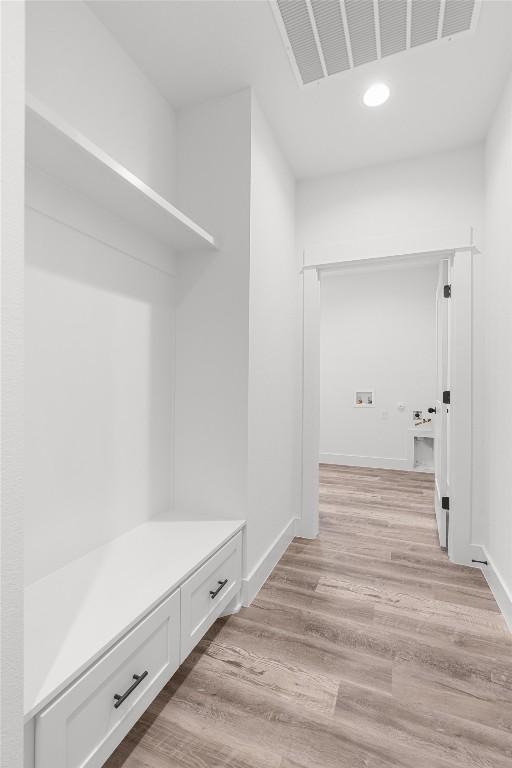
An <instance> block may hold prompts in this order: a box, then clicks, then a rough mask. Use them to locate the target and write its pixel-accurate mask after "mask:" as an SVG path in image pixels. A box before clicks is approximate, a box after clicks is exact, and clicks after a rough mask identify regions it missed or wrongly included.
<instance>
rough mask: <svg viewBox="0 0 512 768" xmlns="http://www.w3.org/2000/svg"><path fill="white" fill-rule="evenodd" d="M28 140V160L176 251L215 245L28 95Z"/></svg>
mask: <svg viewBox="0 0 512 768" xmlns="http://www.w3.org/2000/svg"><path fill="white" fill-rule="evenodd" d="M26 143H27V150H26V151H27V162H28V163H29V164H31V165H34V166H36V167H38V168H40V169H42V170H43V171H45V172H46V173H48V174H49V175H50V176H53V177H54V178H57V179H59V180H61V181H63V182H64V183H65V184H67V185H69V186H71V187H73V188H74V189H77V190H79V191H80V192H82V193H83V194H84V195H86V196H87V197H88V198H90V199H92V200H95V201H96V202H98V203H99V204H100V205H102V206H103V207H105V208H107V209H108V210H110V211H113V212H114V213H116V214H118V215H119V216H121V217H122V218H123V219H126V220H128V221H130V222H131V223H134V224H136V225H138V226H139V227H140V228H141V229H144V230H145V231H146V232H149V234H151V235H153V236H154V237H156V238H157V239H158V240H160V241H162V242H164V243H166V244H168V245H170V246H172V247H173V248H175V249H176V250H178V251H180V250H181V251H190V250H207V251H213V250H216V249H217V245H216V242H215V238H214V237H213V235H211V234H210V233H209V232H206V230H204V229H203V228H202V227H200V226H199V225H198V224H196V223H195V222H194V221H192V219H190V218H189V217H188V216H186V215H185V214H184V213H182V212H181V211H179V210H178V209H177V208H175V206H174V205H172V204H171V203H170V202H169V201H168V200H165V198H163V197H162V196H161V195H159V194H158V193H157V192H155V190H154V189H151V187H148V185H147V184H145V183H144V182H143V181H141V180H140V179H139V178H137V176H135V175H134V174H133V173H131V172H130V171H129V170H128V169H127V168H125V167H124V166H123V165H121V164H120V163H118V162H117V161H116V160H114V159H113V158H112V157H110V155H108V154H107V153H106V152H104V151H103V150H102V149H100V148H99V147H98V146H96V144H94V143H93V142H92V141H90V140H89V139H88V138H86V137H85V136H83V134H81V133H80V132H79V131H77V130H76V129H75V128H73V127H72V126H70V125H69V124H68V123H66V121H65V120H63V119H62V118H61V117H60V116H59V115H56V114H55V113H54V112H53V111H52V110H51V109H49V108H48V107H47V106H46V105H44V104H42V103H41V102H39V101H38V100H37V99H35V98H34V97H33V96H30V95H28V94H27V103H26Z"/></svg>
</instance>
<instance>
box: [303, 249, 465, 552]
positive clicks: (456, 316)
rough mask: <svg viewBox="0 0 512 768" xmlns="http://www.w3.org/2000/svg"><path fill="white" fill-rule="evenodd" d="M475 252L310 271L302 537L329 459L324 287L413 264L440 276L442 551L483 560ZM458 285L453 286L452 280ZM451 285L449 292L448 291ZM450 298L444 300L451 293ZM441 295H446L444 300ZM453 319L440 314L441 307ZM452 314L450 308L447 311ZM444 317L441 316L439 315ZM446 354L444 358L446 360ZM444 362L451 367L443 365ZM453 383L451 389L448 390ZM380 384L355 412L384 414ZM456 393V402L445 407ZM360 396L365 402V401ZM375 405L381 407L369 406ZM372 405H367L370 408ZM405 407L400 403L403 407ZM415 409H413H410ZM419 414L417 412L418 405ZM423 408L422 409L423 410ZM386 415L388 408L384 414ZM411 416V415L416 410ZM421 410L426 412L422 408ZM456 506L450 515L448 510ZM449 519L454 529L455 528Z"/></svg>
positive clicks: (435, 416)
mask: <svg viewBox="0 0 512 768" xmlns="http://www.w3.org/2000/svg"><path fill="white" fill-rule="evenodd" d="M472 258H473V249H472V248H464V249H460V250H457V249H456V250H452V251H437V252H431V253H427V254H425V253H421V254H420V253H414V254H408V255H406V256H390V257H382V258H379V259H361V260H358V261H357V262H355V261H351V260H344V261H342V260H340V261H339V262H336V263H333V262H330V263H328V264H325V263H323V264H322V263H320V264H312V265H308V266H306V267H305V268H304V269H303V280H304V283H303V290H304V336H303V403H302V405H303V433H302V438H303V445H302V449H303V450H302V470H303V487H302V491H303V493H302V516H301V520H300V524H299V526H298V530H299V533H300V535H302V536H304V537H306V538H314V537H315V536H316V535H317V533H318V466H319V457H320V455H321V443H320V438H321V407H320V394H321V389H320V385H321V376H320V371H321V355H320V350H321V339H320V325H321V294H322V280H323V279H324V276H326V275H328V274H329V273H332V272H336V273H337V277H338V279H340V280H343V276H344V275H345V276H346V277H347V278H348V276H349V275H350V272H351V271H352V272H354V270H362V271H364V270H369V271H368V274H371V272H372V270H376V269H378V270H382V269H390V270H392V269H399V268H404V267H407V266H411V264H413V265H414V266H415V268H419V267H426V266H427V265H431V266H432V267H434V266H435V269H436V270H438V278H437V289H436V294H435V299H433V301H435V304H434V308H435V317H436V342H435V366H436V370H437V366H439V365H440V364H442V365H444V366H445V367H444V368H443V372H442V373H439V374H438V373H437V372H436V373H435V401H434V402H433V403H432V404H431V406H427V410H428V407H431V408H432V409H433V413H432V422H431V424H432V434H433V437H434V441H435V442H436V441H439V443H440V447H439V448H438V450H437V451H435V452H434V456H435V457H436V456H437V458H434V469H435V475H436V519H437V521H438V530H439V536H440V544H441V546H446V547H447V549H448V555H449V557H450V559H451V560H452V561H453V562H458V563H462V564H467V565H472V564H474V562H473V561H474V559H478V557H479V556H480V550H479V548H478V547H474V546H473V544H472V541H471V463H472V455H471V434H472V431H471V417H472V401H471V340H472V332H471V326H472V321H471V305H472ZM448 278H449V280H450V282H449V283H445V282H444V280H445V279H448ZM445 285H446V286H449V288H446V289H445ZM445 290H446V291H450V295H449V296H446V297H445V295H444V291H445ZM440 291H441V294H440ZM441 296H442V298H443V301H446V302H450V303H449V304H448V305H444V309H445V310H446V312H445V314H443V313H442V312H441V313H440V307H443V305H442V304H440V302H441ZM447 307H449V309H447ZM438 315H439V316H438ZM443 355H444V358H443V357H442V356H443ZM443 360H444V363H443ZM447 382H449V390H448V389H447ZM373 384H374V383H372V382H371V381H370V382H367V381H365V382H363V381H361V383H360V385H359V384H358V385H357V386H354V387H352V389H354V392H353V395H354V399H355V400H358V399H362V400H363V402H362V403H357V402H356V403H355V405H354V407H369V406H373V407H374V408H377V403H378V397H379V395H378V391H377V388H376V387H375V392H373ZM447 391H449V393H450V394H449V395H448V396H449V397H450V402H449V403H443V398H446V397H447V395H444V394H443V393H444V392H447ZM357 392H359V394H360V395H361V393H362V397H357ZM368 398H371V399H373V398H374V402H371V403H369V402H368ZM365 399H366V403H365ZM400 403H401V401H397V402H396V406H397V407H398V406H399V404H400ZM408 405H412V402H411V403H409V404H407V403H406V408H408ZM440 406H445V407H444V408H442V407H440ZM412 408H416V406H412ZM418 408H419V406H418ZM383 410H386V409H383ZM409 410H410V409H409ZM420 410H423V408H421V409H420ZM448 507H449V509H448ZM448 520H449V524H448Z"/></svg>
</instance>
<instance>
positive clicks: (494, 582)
mask: <svg viewBox="0 0 512 768" xmlns="http://www.w3.org/2000/svg"><path fill="white" fill-rule="evenodd" d="M482 551H483V553H484V556H483V559H484V560H487V565H482V566H480V567H481V569H482V573H483V575H484V576H485V580H486V581H487V583H488V585H489V587H490V590H491V592H492V593H493V595H494V599H495V600H496V602H497V603H498V608H499V609H500V611H501V612H502V614H503V617H504V619H505V621H506V622H507V626H508V628H509V629H510V631H511V632H512V594H511V593H510V590H509V589H508V588H507V586H506V584H505V582H504V581H503V578H502V577H501V574H500V572H499V571H498V570H497V569H496V567H495V566H494V564H493V562H492V560H491V558H490V557H489V555H488V553H487V552H486V550H485V548H484V547H482Z"/></svg>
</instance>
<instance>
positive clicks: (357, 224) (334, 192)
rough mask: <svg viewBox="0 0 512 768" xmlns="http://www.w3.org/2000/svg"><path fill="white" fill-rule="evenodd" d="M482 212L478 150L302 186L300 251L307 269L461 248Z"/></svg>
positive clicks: (478, 226) (478, 224)
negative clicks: (386, 254) (384, 254)
mask: <svg viewBox="0 0 512 768" xmlns="http://www.w3.org/2000/svg"><path fill="white" fill-rule="evenodd" d="M482 210H483V152H482V147H480V146H479V147H473V148H470V149H463V150H459V151H455V152H446V153H441V154H437V155H430V156H426V157H420V158H416V159H414V160H405V161H402V162H399V163H392V164H388V165H380V166H375V167H372V168H367V169H363V170H358V171H352V172H350V173H343V174H337V175H334V176H326V177H322V178H318V179H313V180H309V181H301V182H299V184H298V188H297V244H298V248H299V251H300V253H301V254H302V252H303V251H305V252H306V253H305V261H306V263H312V262H317V261H323V260H327V261H329V260H335V259H336V260H338V259H343V258H344V259H354V258H358V257H364V258H368V257H371V256H372V255H374V256H375V255H380V253H379V249H383V248H384V247H385V246H386V245H387V246H388V247H389V248H391V252H390V255H397V253H399V252H402V253H404V252H410V253H412V252H416V251H418V252H419V251H421V250H431V249H435V248H436V247H437V246H436V245H434V244H435V243H437V242H441V243H442V247H447V246H448V245H449V244H450V243H451V242H453V241H455V242H454V243H453V244H454V245H459V246H461V245H464V244H465V243H466V242H467V241H468V238H469V230H470V228H471V227H473V228H475V229H476V230H478V231H479V230H481V226H482ZM460 238H465V239H464V241H463V242H462V243H461V242H460ZM340 243H342V244H347V245H348V247H347V248H346V249H342V250H341V251H340V248H339V244H340ZM396 244H399V245H396ZM397 247H399V248H400V251H396V250H395V248H397Z"/></svg>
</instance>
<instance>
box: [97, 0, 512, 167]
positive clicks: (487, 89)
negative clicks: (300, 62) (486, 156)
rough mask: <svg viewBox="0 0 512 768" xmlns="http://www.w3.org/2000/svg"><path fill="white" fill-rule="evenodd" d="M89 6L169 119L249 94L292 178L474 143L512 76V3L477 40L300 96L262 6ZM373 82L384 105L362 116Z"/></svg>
mask: <svg viewBox="0 0 512 768" xmlns="http://www.w3.org/2000/svg"><path fill="white" fill-rule="evenodd" d="M89 5H90V7H91V9H92V10H93V11H94V12H95V13H96V15H97V16H98V17H99V18H100V19H101V20H102V21H103V22H104V24H105V25H106V26H107V27H108V28H109V29H110V30H111V32H112V33H113V35H114V36H115V37H116V38H117V39H118V40H119V42H120V43H121V44H122V45H123V47H124V48H125V50H126V51H127V52H128V53H129V54H130V56H132V58H133V59H134V60H135V61H136V62H137V63H138V64H139V66H140V67H141V69H142V70H143V71H144V72H146V74H147V75H148V76H149V77H150V79H151V80H152V81H153V82H154V83H155V85H156V86H157V87H158V88H159V89H160V91H161V92H162V93H163V94H164V96H166V98H167V99H168V100H169V101H170V103H171V104H172V105H173V106H175V107H176V108H180V107H182V106H185V105H187V104H191V103H195V102H200V101H205V100H207V99H209V98H211V97H215V96H219V95H224V94H228V93H231V92H233V91H235V90H238V89H240V88H243V87H245V86H248V85H252V86H253V87H254V90H255V92H256V95H257V97H258V99H259V101H260V103H261V106H262V107H263V109H264V111H265V113H266V115H267V117H268V119H269V121H270V123H271V125H272V126H273V129H274V131H275V134H276V136H277V138H278V140H279V142H280V144H281V146H282V149H283V151H284V153H285V155H286V156H287V157H288V159H289V162H290V164H291V166H292V168H293V170H294V172H295V174H296V175H297V177H298V178H304V177H311V176H317V175H321V174H328V173H333V172H336V171H341V170H347V169H349V168H357V167H362V166H367V165H374V164H377V163H383V162H388V161H392V160H398V159H401V158H406V157H411V156H414V155H420V154H427V153H430V152H436V151H441V150H445V149H451V148H454V147H460V146H464V145H469V144H472V143H476V142H477V141H480V140H481V139H483V137H484V136H485V133H486V131H487V128H488V125H489V122H490V119H491V116H492V113H493V110H494V108H495V105H496V103H497V101H498V98H499V95H500V93H501V91H502V89H503V87H504V84H505V82H506V79H507V76H508V73H509V72H510V70H511V68H512V44H511V40H512V0H483V3H482V8H481V12H480V18H479V21H478V25H477V28H476V32H475V33H474V34H467V35H464V36H461V37H460V38H458V39H454V40H453V41H443V42H441V43H439V44H432V45H429V46H424V47H418V48H416V49H414V50H411V51H408V52H406V53H401V54H397V55H396V56H390V57H388V58H387V59H384V60H381V61H377V62H372V63H370V64H365V65H364V66H360V67H358V68H357V69H355V70H351V71H348V72H344V73H340V74H339V75H335V76H333V77H330V78H327V79H325V80H324V81H321V82H320V83H318V84H314V85H310V86H306V87H304V88H300V87H299V86H298V85H297V80H296V79H295V76H294V74H293V72H292V69H291V66H290V62H289V59H288V56H287V54H286V51H285V48H284V46H283V42H282V39H281V36H280V33H279V31H278V29H277V25H276V22H275V19H274V15H273V13H272V9H271V8H270V6H269V4H268V2H267V0H220V1H218V0H165V1H164V2H162V1H157V2H154V1H153V0H95V1H94V2H90V3H89ZM375 80H385V81H386V82H387V83H388V84H389V86H390V88H391V98H390V99H389V101H388V102H387V103H386V104H385V105H384V106H382V107H379V108H376V109H368V108H367V107H364V106H363V105H362V102H361V96H362V93H363V91H364V90H365V88H366V87H367V86H368V85H369V84H371V83H372V82H374V81H375Z"/></svg>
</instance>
